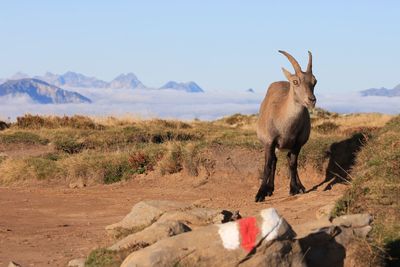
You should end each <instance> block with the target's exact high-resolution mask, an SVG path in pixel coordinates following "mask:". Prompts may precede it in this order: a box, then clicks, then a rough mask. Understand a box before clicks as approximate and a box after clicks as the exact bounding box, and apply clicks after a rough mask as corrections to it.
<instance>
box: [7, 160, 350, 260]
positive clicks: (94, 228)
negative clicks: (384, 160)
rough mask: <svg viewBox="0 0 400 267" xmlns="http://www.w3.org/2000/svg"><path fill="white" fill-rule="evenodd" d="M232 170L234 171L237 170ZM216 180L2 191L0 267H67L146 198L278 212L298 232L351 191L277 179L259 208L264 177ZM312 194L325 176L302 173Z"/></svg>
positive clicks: (149, 179)
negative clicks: (299, 190) (295, 189)
mask: <svg viewBox="0 0 400 267" xmlns="http://www.w3.org/2000/svg"><path fill="white" fill-rule="evenodd" d="M232 170H233V171H234V168H232ZM232 173H233V172H231V173H229V172H228V173H215V174H214V175H212V176H211V177H209V178H207V177H205V176H201V175H200V176H199V177H189V176H188V175H187V174H185V173H179V174H173V175H168V176H160V175H159V174H157V173H152V174H150V175H147V176H142V177H136V178H134V179H133V180H130V181H129V182H125V183H119V184H114V185H97V186H91V187H85V188H80V189H70V188H66V187H65V186H64V187H61V186H60V185H58V186H52V187H50V186H43V185H42V186H38V185H36V186H29V187H28V186H26V185H25V186H22V187H0V266H7V265H8V263H9V261H10V260H13V261H15V262H17V263H19V264H22V266H66V265H67V263H68V261H69V260H71V259H74V258H78V257H86V256H87V255H88V253H89V252H90V251H91V250H93V249H95V248H98V247H102V246H108V245H111V244H112V240H111V239H110V238H109V237H107V235H106V233H105V230H104V228H105V226H106V225H108V224H112V223H115V222H117V221H119V220H120V219H122V218H123V217H124V216H125V215H126V214H127V213H128V212H129V211H130V209H131V207H132V206H133V205H134V204H135V203H137V202H139V201H141V200H144V199H165V200H179V201H190V202H192V201H198V202H201V203H202V204H203V205H204V206H206V207H214V208H224V209H229V210H239V211H240V213H241V214H242V215H244V216H246V215H251V214H252V213H255V212H257V211H259V210H261V209H263V208H267V207H275V208H276V209H277V210H278V211H279V212H280V213H281V214H282V215H283V216H284V217H285V218H286V219H287V220H288V221H289V223H290V224H292V225H293V226H294V229H296V225H299V224H302V223H305V222H307V221H310V220H313V219H315V214H316V211H317V210H318V208H320V207H322V206H324V205H326V204H328V203H331V202H332V201H334V200H336V199H337V198H339V197H340V196H341V195H342V193H343V191H344V189H345V188H346V186H344V185H341V184H338V185H335V186H334V187H333V189H332V190H329V191H323V190H322V189H323V186H321V187H319V188H318V189H317V190H315V191H311V192H309V193H306V194H303V195H297V196H289V195H288V184H289V180H288V179H287V178H286V177H285V176H284V175H278V177H277V178H276V183H275V192H274V195H273V196H272V197H270V198H267V200H266V201H265V202H263V203H255V202H254V195H255V193H256V191H257V188H258V184H259V182H258V177H257V175H254V174H249V173H247V174H246V173H240V172H236V173H235V175H232ZM300 177H301V178H302V181H303V184H304V185H305V186H306V188H307V189H310V188H312V187H313V186H314V185H316V184H318V183H320V182H321V181H322V180H323V178H324V177H320V176H319V175H317V174H312V172H308V171H307V172H306V171H302V172H300Z"/></svg>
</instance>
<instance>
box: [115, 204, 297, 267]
mask: <svg viewBox="0 0 400 267" xmlns="http://www.w3.org/2000/svg"><path fill="white" fill-rule="evenodd" d="M252 219H253V220H252V221H251V222H253V224H256V225H257V230H255V232H254V231H249V230H248V229H249V228H246V227H248V225H249V224H247V223H243V222H246V221H245V220H246V219H242V221H240V220H239V221H235V222H228V223H225V224H214V225H209V226H204V227H199V228H198V229H196V230H195V231H191V232H186V233H183V234H180V235H176V236H173V237H170V238H166V239H162V240H160V241H158V242H156V243H155V244H153V245H151V246H148V247H146V248H144V249H142V250H139V251H135V252H133V253H131V254H130V255H129V256H128V257H127V258H126V259H125V261H124V262H123V263H122V265H121V266H123V267H133V266H135V267H140V266H175V265H182V266H235V265H237V264H238V263H239V262H243V263H244V262H246V264H247V265H248V266H254V265H252V264H253V263H255V262H257V264H259V266H270V265H269V264H271V262H275V263H276V265H273V266H281V265H282V264H283V263H284V262H287V264H290V263H291V262H292V263H293V262H296V263H298V264H299V265H295V266H302V263H301V259H302V254H301V250H300V249H299V246H297V248H296V249H295V250H293V249H292V248H293V247H294V245H293V244H295V243H296V241H292V240H293V238H294V236H295V233H294V232H293V230H292V229H291V227H290V225H289V224H288V223H287V222H286V221H285V220H284V219H283V218H282V217H280V216H279V215H278V214H277V213H276V211H275V209H267V210H263V211H262V212H261V213H260V215H259V216H256V217H254V218H252ZM249 221H250V220H249ZM250 225H251V223H250ZM243 227H245V230H244V232H245V233H253V234H254V235H253V241H252V244H253V245H252V246H251V247H248V246H247V243H245V242H246V241H245V240H247V239H246V238H244V237H243V231H242V230H243V229H242V228H243ZM239 229H242V230H241V231H239ZM253 230H254V229H253ZM239 232H240V233H239ZM240 235H242V236H240ZM275 242H277V243H280V244H279V245H273V244H274V243H275ZM266 247H272V248H271V249H263V248H266ZM249 255H257V257H255V258H254V259H253V257H250V258H252V259H249ZM294 258H296V259H297V260H294ZM278 263H282V264H278ZM283 266H284V264H283ZM287 266H289V265H287Z"/></svg>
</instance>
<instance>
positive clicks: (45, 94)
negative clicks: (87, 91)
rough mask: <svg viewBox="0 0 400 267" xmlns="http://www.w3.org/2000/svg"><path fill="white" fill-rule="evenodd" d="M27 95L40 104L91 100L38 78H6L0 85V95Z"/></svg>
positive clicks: (89, 101)
mask: <svg viewBox="0 0 400 267" xmlns="http://www.w3.org/2000/svg"><path fill="white" fill-rule="evenodd" d="M8 95H9V96H13V97H16V96H20V95H28V96H29V97H30V98H31V99H32V100H33V101H34V102H36V103H40V104H65V103H91V102H92V101H91V100H90V99H89V98H87V97H85V96H83V95H81V94H78V93H76V92H71V91H67V90H63V89H61V88H59V87H57V86H55V85H51V84H49V83H47V82H44V81H41V80H38V79H31V78H27V79H19V80H8V81H6V82H4V83H3V84H1V85H0V96H8Z"/></svg>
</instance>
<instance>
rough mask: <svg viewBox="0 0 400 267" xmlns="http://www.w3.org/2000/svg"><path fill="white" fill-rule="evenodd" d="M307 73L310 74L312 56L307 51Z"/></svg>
mask: <svg viewBox="0 0 400 267" xmlns="http://www.w3.org/2000/svg"><path fill="white" fill-rule="evenodd" d="M307 72H309V73H312V54H311V52H310V51H308V66H307Z"/></svg>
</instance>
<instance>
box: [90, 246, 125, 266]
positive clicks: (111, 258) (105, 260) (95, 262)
mask: <svg viewBox="0 0 400 267" xmlns="http://www.w3.org/2000/svg"><path fill="white" fill-rule="evenodd" d="M123 260H124V258H122V257H121V255H119V253H118V252H116V251H111V250H108V249H106V248H98V249H95V250H93V251H92V252H90V254H89V256H88V257H87V259H86V262H85V267H119V266H121V264H122V262H123Z"/></svg>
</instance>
